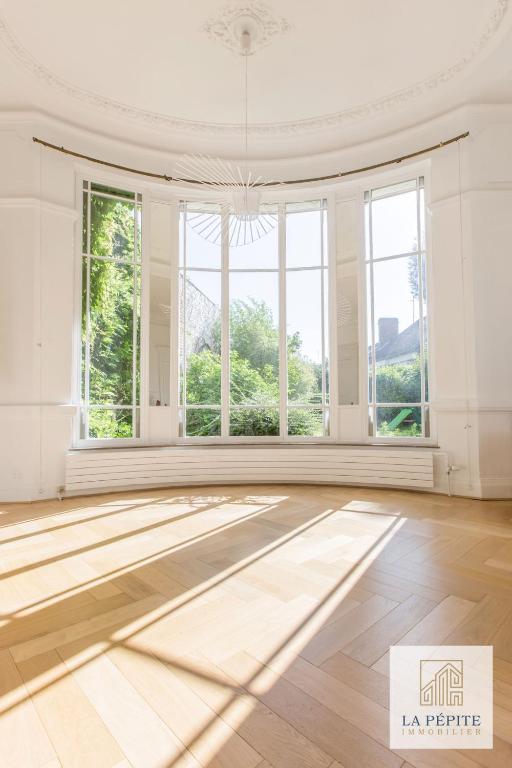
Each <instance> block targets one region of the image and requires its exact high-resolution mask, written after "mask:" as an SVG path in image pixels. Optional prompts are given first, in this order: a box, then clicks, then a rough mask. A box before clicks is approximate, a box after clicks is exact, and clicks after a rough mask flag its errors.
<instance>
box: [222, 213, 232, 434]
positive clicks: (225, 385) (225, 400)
mask: <svg viewBox="0 0 512 768" xmlns="http://www.w3.org/2000/svg"><path fill="white" fill-rule="evenodd" d="M221 222H222V224H221V226H222V246H221V392H220V402H221V436H222V437H228V436H229V358H230V349H229V211H228V209H227V208H226V207H223V208H222V212H221Z"/></svg>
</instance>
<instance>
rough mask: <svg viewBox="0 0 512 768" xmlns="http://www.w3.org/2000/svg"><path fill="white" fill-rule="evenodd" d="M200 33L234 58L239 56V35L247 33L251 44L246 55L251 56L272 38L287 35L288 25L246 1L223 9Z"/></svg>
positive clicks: (258, 4)
mask: <svg viewBox="0 0 512 768" xmlns="http://www.w3.org/2000/svg"><path fill="white" fill-rule="evenodd" d="M203 29H204V31H205V32H206V34H207V35H208V37H210V38H211V39H212V40H216V41H218V42H220V43H222V45H224V47H225V48H228V49H229V50H230V51H232V52H233V53H235V54H237V55H239V54H240V35H241V33H242V32H243V31H244V30H248V31H249V32H250V34H251V40H252V44H251V50H250V53H249V55H253V54H255V53H257V52H258V51H261V49H262V48H265V47H266V46H267V45H269V43H271V42H272V40H273V39H274V38H275V37H279V36H280V35H284V34H286V33H287V32H288V31H289V30H290V29H291V25H290V24H289V23H288V22H287V21H286V19H283V18H282V17H281V16H275V15H274V13H273V11H272V9H271V8H269V7H268V5H266V4H265V3H262V2H260V0H248V2H244V3H229V4H228V5H225V6H224V7H223V8H221V9H220V12H219V14H218V15H217V16H214V17H212V18H210V19H208V21H207V22H206V24H205V25H204V27H203Z"/></svg>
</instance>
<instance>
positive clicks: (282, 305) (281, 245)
mask: <svg viewBox="0 0 512 768" xmlns="http://www.w3.org/2000/svg"><path fill="white" fill-rule="evenodd" d="M315 191H316V192H317V194H316V195H314V194H313V195H311V196H305V195H304V194H302V195H301V196H300V197H297V195H290V196H289V197H287V198H286V200H283V201H281V202H279V203H278V228H279V229H278V267H277V268H274V269H268V268H267V269H230V268H229V242H228V219H227V214H226V213H223V214H222V215H223V216H224V219H223V224H222V227H223V237H222V243H221V269H220V274H221V343H222V357H221V361H222V373H221V404H220V406H219V405H217V406H210V405H202V406H201V405H200V406H198V405H196V404H191V405H190V406H189V408H193V409H197V408H203V409H205V410H219V411H220V413H221V434H220V435H212V436H205V437H202V436H177V437H176V439H175V442H176V443H178V444H190V443H193V444H236V443H244V444H260V445H261V444H266V443H283V444H297V443H304V442H307V443H324V444H325V443H333V442H335V441H336V435H337V399H336V393H337V375H336V368H335V364H336V358H335V349H336V338H335V336H336V333H335V328H336V323H335V317H336V310H335V301H334V295H333V286H334V290H335V266H334V265H335V257H336V254H335V252H334V251H335V248H334V245H335V237H334V233H333V231H332V226H333V224H334V205H333V198H332V196H329V197H327V196H326V195H325V194H322V193H321V191H320V190H315ZM308 200H321V201H322V204H323V210H324V211H325V215H326V221H327V238H326V239H327V242H324V235H323V227H322V228H321V266H320V267H296V268H287V267H286V218H285V217H286V203H293V202H307V201H308ZM187 202H194V203H197V202H198V201H197V200H195V199H184V200H183V201H182V203H183V204H185V205H186V203H187ZM179 208H180V209H181V205H180V206H179ZM178 216H179V212H178ZM177 229H178V230H179V220H178V226H177ZM326 256H327V258H326ZM180 269H181V268H180V266H179V265H177V269H176V272H175V280H174V283H175V290H174V293H173V298H174V301H173V303H174V306H175V307H177V306H178V303H179V295H178V290H179V281H180V279H181V278H180ZM310 269H317V270H321V273H322V280H321V291H322V297H321V312H322V346H323V353H322V381H323V385H322V404H321V405H320V406H315V405H312V404H310V403H309V404H303V405H301V404H298V403H293V404H288V395H287V393H288V388H287V335H286V273H287V272H288V271H307V270H310ZM185 270H186V261H185ZM199 271H215V272H219V270H208V269H202V270H199ZM254 271H258V272H269V273H270V272H271V273H273V274H275V273H278V280H279V392H280V398H279V402H278V403H276V404H269V405H268V408H276V409H278V410H279V428H280V434H279V435H278V436H277V435H275V436H270V435H269V436H265V435H261V436H259V435H258V436H255V435H247V436H231V435H229V411H230V409H231V410H232V409H234V408H241V409H243V408H247V409H253V408H254V406H252V405H250V404H248V405H247V406H245V405H235V406H233V405H231V404H230V402H229V361H230V354H229V275H230V273H231V272H254ZM325 274H327V290H326V281H325V279H323V277H324V275H325ZM326 303H327V310H328V315H327V324H328V328H325V322H326ZM177 314H178V313H177V312H176V313H175V315H174V316H175V318H176V319H177ZM177 326H178V327H177V328H176V332H175V341H174V345H173V346H174V348H175V349H177V350H178V349H179V348H180V346H181V347H182V349H183V348H184V345H183V344H182V345H180V339H179V333H180V329H179V322H178V323H177ZM171 330H172V329H171ZM326 339H327V348H326V347H325V345H326ZM326 352H328V368H329V370H328V378H329V398H328V402H327V401H326V386H325V382H326V379H327V368H326V365H325V358H326ZM183 364H184V366H185V361H183ZM176 367H177V368H178V369H179V364H178V365H177V366H176ZM175 372H176V374H177V376H179V370H178V371H176V370H175ZM172 389H173V387H172V386H171V390H172ZM178 392H179V386H178V378H177V377H176V383H175V386H174V395H173V392H172V391H171V397H173V396H174V403H175V406H174V408H173V410H174V411H175V413H176V414H177V415H176V422H177V423H179V421H180V412H181V411H183V413H184V412H185V410H186V407H187V406H186V403H184V404H183V405H181V404H180V403H179V397H178ZM261 408H262V409H263V408H265V406H261ZM293 408H297V409H299V408H311V409H312V410H316V409H318V410H320V409H321V410H322V411H323V414H324V423H325V420H326V419H327V420H328V424H329V434H328V435H323V436H308V435H288V434H287V427H288V421H287V414H288V409H293Z"/></svg>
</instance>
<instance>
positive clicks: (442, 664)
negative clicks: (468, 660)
mask: <svg viewBox="0 0 512 768" xmlns="http://www.w3.org/2000/svg"><path fill="white" fill-rule="evenodd" d="M463 683H464V668H463V662H462V659H443V660H435V661H434V660H432V659H421V660H420V704H421V705H422V706H424V707H432V706H434V707H460V706H462V703H463V700H464V696H463Z"/></svg>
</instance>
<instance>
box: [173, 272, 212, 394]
mask: <svg viewBox="0 0 512 768" xmlns="http://www.w3.org/2000/svg"><path fill="white" fill-rule="evenodd" d="M185 285H186V289H185V303H184V306H183V324H184V325H183V324H182V331H181V332H182V334H183V333H184V334H185V353H186V367H187V371H186V402H187V403H188V404H191V403H196V404H205V405H210V404H211V405H213V404H220V390H221V355H220V352H221V337H220V301H221V276H220V272H195V271H193V270H192V271H189V272H187V278H186V282H185Z"/></svg>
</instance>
